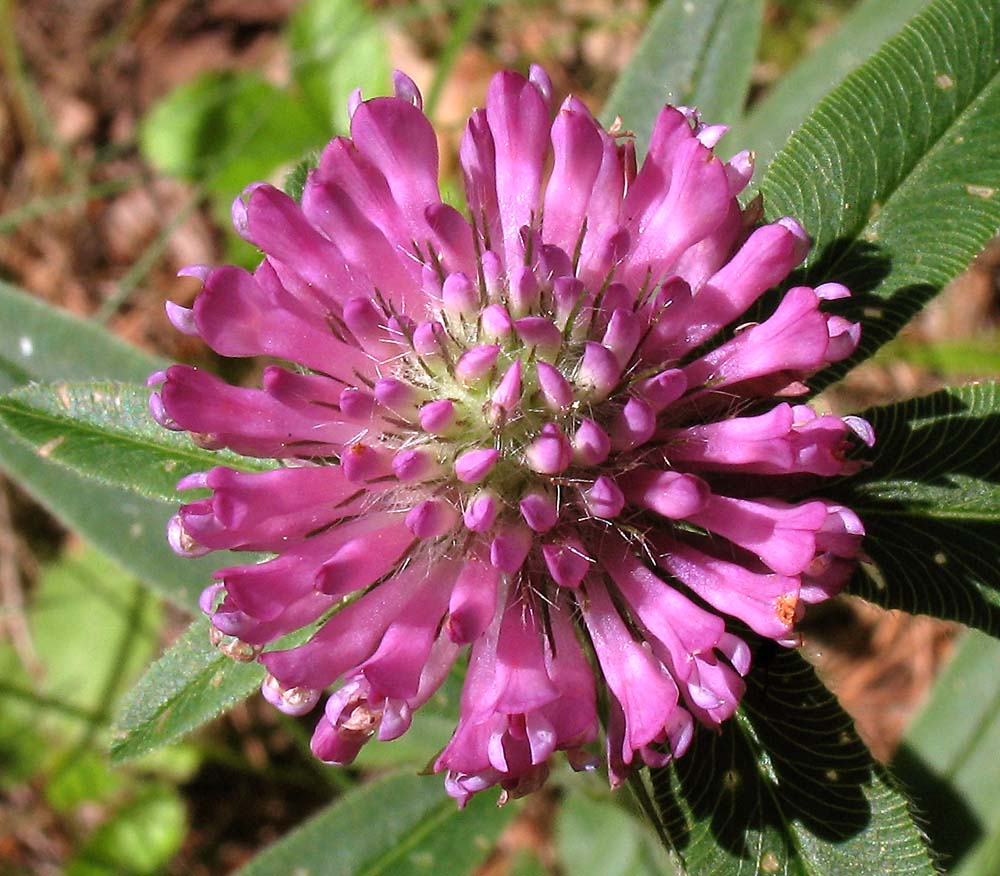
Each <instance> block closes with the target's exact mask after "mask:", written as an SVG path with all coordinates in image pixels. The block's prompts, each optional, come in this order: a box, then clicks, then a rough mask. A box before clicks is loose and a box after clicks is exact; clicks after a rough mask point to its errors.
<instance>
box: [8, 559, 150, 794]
mask: <svg viewBox="0 0 1000 876" xmlns="http://www.w3.org/2000/svg"><path fill="white" fill-rule="evenodd" d="M32 597H33V598H32V601H31V603H30V605H29V606H28V608H27V611H26V617H27V622H28V631H29V634H30V640H31V643H32V645H33V648H34V651H35V653H36V655H37V659H38V662H39V668H38V669H37V670H36V671H34V672H33V673H31V674H29V673H28V672H27V671H26V670H25V668H24V667H23V666H22V665H21V664H20V661H19V660H18V658H17V656H15V654H14V652H13V649H12V648H11V647H10V646H9V645H8V644H7V643H6V642H0V765H2V768H0V773H3V774H4V776H5V778H6V777H7V776H10V775H20V776H22V777H27V776H28V775H33V774H36V773H37V772H39V771H42V770H47V771H50V772H51V771H53V770H54V778H53V780H54V781H56V780H60V779H61V778H63V775H62V774H63V771H64V769H70V770H71V769H72V768H73V766H74V764H75V763H78V762H79V749H77V748H76V746H78V745H80V744H81V743H86V741H87V740H91V739H95V738H97V737H99V736H100V737H102V744H103V735H104V734H105V732H106V729H107V726H108V724H109V722H110V717H111V712H112V708H113V705H114V703H115V701H116V700H117V699H118V697H119V696H120V695H121V694H122V692H123V691H124V689H125V687H126V685H128V684H129V682H130V681H131V680H132V678H133V677H134V676H135V675H137V674H138V672H139V671H140V669H141V668H142V666H143V665H144V664H145V663H146V661H147V660H148V659H149V658H150V656H151V655H152V654H153V652H154V649H155V647H156V638H157V635H158V626H159V622H160V612H159V608H158V606H157V605H156V604H155V601H154V600H152V599H151V598H150V597H149V594H148V593H146V592H145V590H143V589H142V588H141V587H140V586H139V584H138V582H137V581H136V580H135V579H133V578H132V577H131V576H129V575H126V574H125V573H124V572H122V570H120V569H119V568H117V567H116V566H115V565H114V564H113V563H112V562H111V561H109V560H108V559H107V558H105V557H104V556H102V555H101V554H99V553H97V552H96V551H94V550H92V549H89V548H83V547H82V546H80V545H77V546H75V547H73V548H72V549H70V550H68V551H66V552H64V554H63V555H62V556H60V558H59V559H58V560H57V561H55V562H53V563H51V564H48V565H46V566H45V567H44V568H43V570H42V572H41V575H40V577H39V580H38V584H37V587H36V588H35V590H34V592H33V594H32ZM81 618H85V619H86V623H81ZM71 749H73V750H74V754H73V755H72V760H71V761H67V760H66V757H67V753H68V752H69V751H70V750H71ZM67 781H72V780H71V779H67ZM65 796H66V795H65V794H63V797H65Z"/></svg>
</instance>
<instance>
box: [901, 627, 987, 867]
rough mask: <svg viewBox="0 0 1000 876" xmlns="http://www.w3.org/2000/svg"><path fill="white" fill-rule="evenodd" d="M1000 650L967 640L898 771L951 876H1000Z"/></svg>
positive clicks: (912, 732)
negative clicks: (991, 875) (999, 668)
mask: <svg viewBox="0 0 1000 876" xmlns="http://www.w3.org/2000/svg"><path fill="white" fill-rule="evenodd" d="M998 664H1000V642H997V641H996V640H994V639H989V638H987V637H986V636H984V635H982V634H981V633H975V632H972V633H969V634H968V635H966V637H965V639H964V641H963V642H962V644H961V646H960V647H959V648H958V651H957V652H956V654H955V655H954V657H953V658H952V660H951V662H950V663H949V664H948V666H947V667H946V668H945V669H944V671H943V672H942V673H941V675H940V676H939V678H938V679H937V681H936V682H935V683H934V689H933V691H932V692H931V696H930V699H929V700H928V702H927V704H926V706H925V707H924V708H923V710H922V712H921V713H920V715H919V716H918V717H917V719H916V720H915V721H914V722H913V724H912V725H911V726H910V727H909V729H908V730H907V731H906V736H905V738H904V739H903V744H902V747H901V748H900V750H899V752H898V753H897V755H896V758H895V760H894V761H893V770H894V772H895V773H896V774H897V775H898V776H899V778H900V780H901V781H902V782H903V784H904V785H905V786H906V788H907V790H908V791H909V792H910V793H911V794H912V796H913V802H914V805H915V807H916V808H917V811H918V812H920V814H921V825H922V826H923V829H924V830H925V831H926V833H927V835H928V837H929V838H930V844H931V848H932V849H933V850H934V851H935V853H936V854H937V855H938V856H939V863H940V864H941V865H943V866H944V867H946V868H947V872H948V873H949V876H983V874H987V873H997V872H1000V827H998V825H1000V793H998V789H1000V758H998V757H997V752H998V751H1000V676H998V675H997V665H998Z"/></svg>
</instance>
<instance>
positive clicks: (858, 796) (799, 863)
mask: <svg viewBox="0 0 1000 876" xmlns="http://www.w3.org/2000/svg"><path fill="white" fill-rule="evenodd" d="M757 661H758V667H757V671H756V672H754V673H752V674H751V676H750V677H749V678H748V686H747V687H748V689H747V693H746V696H745V697H744V699H743V704H742V705H741V707H740V711H739V712H738V714H737V716H736V717H735V718H733V719H732V720H730V721H727V722H726V723H725V724H724V725H723V726H722V728H721V731H720V732H719V733H718V734H713V733H709V732H707V731H704V730H701V731H699V732H697V733H696V734H695V740H694V742H693V744H692V745H691V749H690V750H689V751H688V752H687V753H686V754H685V755H684V756H683V757H681V758H679V759H678V760H677V762H676V764H675V765H674V766H673V767H669V768H664V769H659V770H652V771H651V773H650V779H649V781H650V782H651V786H652V791H653V797H654V801H655V808H656V810H657V812H658V813H659V818H658V821H659V826H660V828H661V829H662V830H663V831H664V833H665V834H666V835H667V836H668V837H669V839H670V841H671V843H672V844H673V847H674V848H675V850H676V851H677V852H678V853H679V854H680V856H681V857H682V859H683V860H684V864H685V866H686V868H687V870H686V872H688V873H691V874H700V873H711V874H713V876H737V874H739V876H749V874H770V873H781V874H785V876H831V874H842V873H843V874H848V873H849V874H851V876H893V874H898V876H931V874H933V873H934V872H935V870H934V867H933V865H932V864H931V861H930V858H929V856H928V853H927V851H926V849H925V848H924V846H923V843H922V842H921V838H920V831H919V830H918V829H917V827H916V826H915V825H914V824H913V822H912V820H911V818H910V813H909V811H908V809H907V804H906V801H905V799H904V798H903V796H902V795H901V794H900V793H899V792H898V791H897V790H896V789H895V787H894V785H893V782H892V781H891V779H890V778H889V777H888V775H887V774H886V771H885V770H884V769H883V768H882V767H881V766H880V765H879V764H877V763H876V762H875V761H874V760H872V758H871V755H870V753H869V752H868V750H867V749H866V748H865V746H864V743H862V742H861V740H860V739H859V738H858V736H857V733H856V732H855V730H854V726H853V724H852V722H851V719H850V718H849V717H848V716H847V715H846V714H845V713H844V712H843V710H842V709H841V708H840V706H839V705H838V704H837V701H836V699H835V698H834V696H833V694H831V693H830V692H829V691H828V690H827V689H826V688H825V687H824V686H823V685H822V684H821V683H820V682H819V680H818V679H817V678H816V675H815V673H814V672H813V670H812V667H810V666H809V664H807V663H806V662H805V661H804V660H803V659H802V657H801V655H800V654H799V653H798V651H795V650H786V649H779V653H777V654H774V655H773V656H770V657H767V656H766V654H764V653H761V652H760V651H758V655H757ZM761 663H763V664H764V665H763V666H762V665H761Z"/></svg>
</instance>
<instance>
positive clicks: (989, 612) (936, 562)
mask: <svg viewBox="0 0 1000 876" xmlns="http://www.w3.org/2000/svg"><path fill="white" fill-rule="evenodd" d="M862 416H864V417H865V418H866V419H867V420H869V421H870V422H871V424H872V426H873V427H874V429H875V435H876V445H875V448H876V449H875V452H874V454H873V458H874V464H873V465H872V467H871V468H869V469H867V470H866V471H863V472H861V473H859V474H858V475H855V476H854V477H853V478H849V479H847V480H846V481H844V482H843V483H842V484H841V485H840V487H839V488H838V489H836V490H835V491H834V492H835V495H836V496H837V497H838V498H839V499H840V500H841V501H843V502H844V504H846V505H847V506H848V507H850V508H852V509H854V511H856V512H857V514H858V515H859V516H860V517H861V520H862V521H863V522H864V524H865V529H866V530H867V537H866V539H865V545H864V547H865V551H866V552H867V553H868V554H869V555H870V556H871V559H872V563H871V564H863V565H862V566H861V567H860V569H859V571H858V573H857V574H856V575H855V577H854V580H853V581H852V583H851V585H850V588H849V589H850V592H852V593H854V594H856V595H858V596H861V597H863V598H864V599H867V600H869V601H870V602H875V603H877V604H879V605H882V606H885V607H886V608H890V609H899V610H902V611H907V612H911V613H914V614H930V615H934V616H935V617H942V618H948V619H951V620H957V621H960V622H962V623H965V624H968V625H969V626H975V627H978V628H980V629H983V630H986V631H987V632H989V633H992V634H993V635H1000V566H998V564H997V561H996V549H997V545H998V544H1000V484H998V480H1000V455H998V454H997V452H996V436H997V432H998V429H1000V384H996V383H985V384H974V385H972V386H966V387H961V388H954V389H944V390H941V391H939V392H936V393H933V394H932V395H928V396H925V397H923V398H918V399H912V400H910V401H906V402H901V403H899V404H895V405H889V406H886V407H879V408H875V409H873V410H869V411H865V412H863V414H862Z"/></svg>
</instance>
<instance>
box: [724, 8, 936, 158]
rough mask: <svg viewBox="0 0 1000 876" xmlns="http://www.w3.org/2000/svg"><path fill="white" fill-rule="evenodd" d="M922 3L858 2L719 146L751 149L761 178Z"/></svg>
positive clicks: (735, 126)
mask: <svg viewBox="0 0 1000 876" xmlns="http://www.w3.org/2000/svg"><path fill="white" fill-rule="evenodd" d="M927 3H928V0H867V2H865V3H859V4H858V5H857V6H856V7H854V8H853V9H852V10H851V11H850V13H849V14H847V15H845V16H844V18H843V20H842V21H841V23H840V26H839V27H838V28H837V30H836V31H835V32H834V33H833V34H831V35H830V36H828V37H826V38H825V39H824V40H823V42H822V43H821V44H820V45H819V46H818V47H817V48H815V49H813V50H812V51H810V52H808V53H807V54H806V56H805V57H804V58H803V59H802V60H801V61H800V62H799V63H798V64H797V65H796V66H795V67H794V68H793V69H792V70H790V71H789V72H788V73H786V74H785V75H784V76H782V77H781V79H780V80H778V82H777V84H776V85H775V86H774V87H773V88H772V89H771V90H770V91H768V93H767V95H766V96H765V97H764V99H763V100H761V101H760V102H759V103H756V104H755V105H754V106H753V108H752V109H751V110H750V111H749V112H748V113H747V115H746V117H745V118H744V119H743V120H742V121H737V122H736V123H735V125H733V126H732V127H731V129H730V131H729V133H728V134H727V135H726V139H725V140H724V141H723V142H724V143H725V144H726V146H727V147H728V148H729V149H730V151H733V152H735V151H737V150H739V149H752V150H753V151H754V152H755V153H756V157H757V172H758V173H763V172H764V169H765V168H766V167H767V165H768V164H769V163H770V161H771V159H772V158H773V157H774V154H775V153H776V152H777V151H778V150H779V149H780V148H781V147H782V146H783V145H784V144H785V141H786V140H787V139H788V138H789V136H790V135H791V134H792V132H793V131H794V130H795V129H796V128H797V127H798V126H799V125H801V124H802V123H803V122H804V121H805V120H806V118H807V117H808V115H809V113H810V112H812V110H813V108H814V107H815V106H816V104H817V103H819V101H820V99H821V98H823V97H825V96H826V95H827V94H828V93H829V92H830V91H831V90H832V89H833V88H834V86H836V85H838V84H839V83H840V82H841V81H842V80H843V78H844V77H845V76H846V75H847V74H848V73H850V72H851V71H852V70H854V69H855V68H856V67H857V66H858V65H859V64H860V63H861V62H862V61H864V60H865V59H866V58H867V57H868V56H869V55H871V54H872V53H873V52H874V51H875V50H876V49H877V48H878V47H879V46H881V45H882V43H883V42H885V41H886V40H887V39H889V37H891V36H893V35H894V34H896V33H897V32H898V31H899V30H900V28H902V27H903V25H904V24H906V22H908V21H909V20H910V19H911V18H912V17H913V16H914V15H916V14H917V13H918V12H919V11H920V10H921V9H923V8H924V7H925V6H926V5H927ZM709 121H711V119H709Z"/></svg>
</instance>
